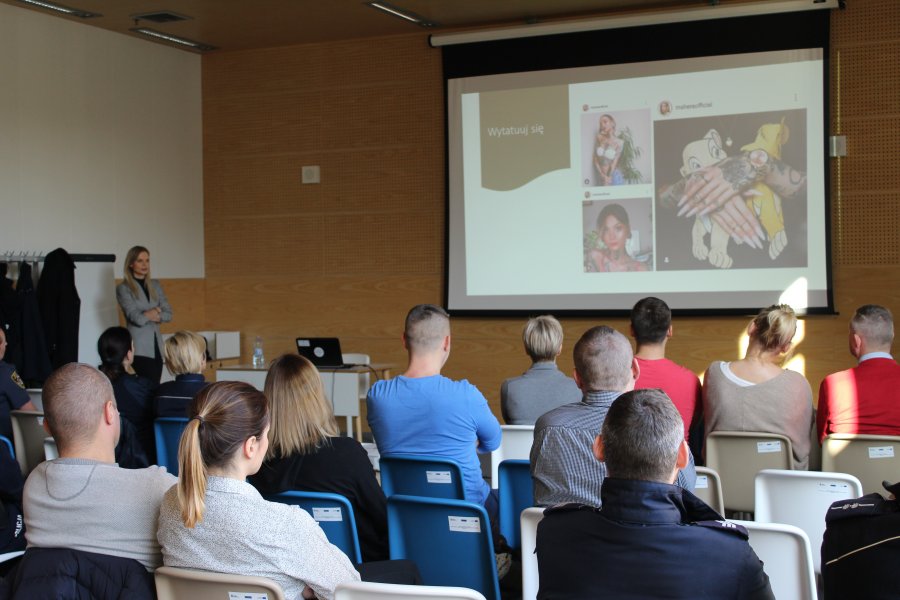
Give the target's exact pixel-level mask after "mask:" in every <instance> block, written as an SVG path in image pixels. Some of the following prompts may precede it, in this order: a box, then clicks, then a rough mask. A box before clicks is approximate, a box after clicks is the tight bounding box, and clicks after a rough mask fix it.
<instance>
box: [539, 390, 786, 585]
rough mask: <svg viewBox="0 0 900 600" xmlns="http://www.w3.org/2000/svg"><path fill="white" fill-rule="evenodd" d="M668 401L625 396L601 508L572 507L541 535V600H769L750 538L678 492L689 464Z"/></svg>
mask: <svg viewBox="0 0 900 600" xmlns="http://www.w3.org/2000/svg"><path fill="white" fill-rule="evenodd" d="M683 427H684V426H683V424H682V421H681V416H680V415H679V414H678V410H677V409H676V408H675V405H674V404H672V401H671V400H669V397H668V396H666V394H665V392H663V391H662V390H656V389H647V390H634V391H632V392H627V393H625V394H623V395H621V396H619V397H618V398H617V399H616V400H615V401H614V402H613V404H612V406H611V407H610V409H609V412H608V413H607V415H606V420H605V421H604V422H603V428H602V432H601V435H599V436H597V438H596V440H595V441H594V455H595V456H596V458H597V460H602V461H605V462H606V468H607V471H608V474H607V477H606V478H605V479H604V480H603V484H602V488H601V492H600V493H601V497H602V500H603V503H602V508H594V507H591V506H585V505H581V504H564V505H560V506H556V507H553V508H549V509H547V511H546V512H545V513H544V519H543V520H542V521H541V523H540V525H539V526H538V534H537V557H538V570H539V574H540V590H539V591H538V598H554V599H558V598H573V599H574V598H584V599H588V598H601V597H602V598H617V599H626V598H655V597H666V598H685V599H688V598H692V599H693V598H710V599H713V598H715V599H721V598H746V599H771V598H773V597H774V596H773V595H772V590H771V588H770V586H769V578H768V577H767V576H766V574H765V572H764V571H763V565H762V562H760V560H759V558H758V557H757V556H756V554H755V553H754V552H753V550H752V549H751V548H750V544H749V543H748V542H747V531H746V530H745V529H744V528H743V527H740V526H738V525H735V524H733V523H729V522H727V521H724V520H723V519H722V517H721V516H720V515H719V514H717V513H716V512H715V511H714V510H713V509H711V508H710V507H709V506H707V505H706V504H704V503H703V502H702V501H701V500H700V499H698V498H697V497H696V496H694V495H693V494H691V493H690V492H688V491H687V490H684V489H683V488H680V487H678V486H676V485H673V484H674V482H675V476H676V474H677V473H678V470H679V469H680V468H682V467H684V466H685V465H686V464H687V462H688V448H687V442H685V441H684V428H683Z"/></svg>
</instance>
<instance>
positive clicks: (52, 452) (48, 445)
mask: <svg viewBox="0 0 900 600" xmlns="http://www.w3.org/2000/svg"><path fill="white" fill-rule="evenodd" d="M57 458H59V448H57V447H56V440H54V439H53V438H52V437H45V438H44V459H45V460H54V459H57Z"/></svg>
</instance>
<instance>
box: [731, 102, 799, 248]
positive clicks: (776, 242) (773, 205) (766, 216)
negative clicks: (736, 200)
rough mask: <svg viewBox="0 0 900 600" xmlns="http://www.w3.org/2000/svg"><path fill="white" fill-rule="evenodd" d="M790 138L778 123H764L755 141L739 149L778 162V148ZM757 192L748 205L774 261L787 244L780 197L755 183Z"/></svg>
mask: <svg viewBox="0 0 900 600" xmlns="http://www.w3.org/2000/svg"><path fill="white" fill-rule="evenodd" d="M789 137H790V130H789V129H788V126H787V125H785V124H784V119H782V120H781V123H767V124H765V125H763V126H762V127H760V128H759V130H758V131H757V132H756V140H754V141H753V143H751V144H747V145H746V146H744V147H742V148H741V150H743V151H744V152H752V151H753V150H765V151H766V152H768V153H769V156H774V157H775V158H777V159H781V147H782V146H784V145H785V144H786V143H787V141H788V138H789ZM753 189H755V190H756V192H757V195H755V196H754V197H753V198H751V199H749V200H747V206H748V207H749V208H752V209H753V211H754V212H756V215H757V216H758V217H759V222H760V223H761V224H762V226H763V228H764V229H765V230H766V234H767V236H768V238H769V258H771V259H772V260H775V259H776V258H778V255H779V254H781V252H782V251H783V250H784V249H785V247H786V246H787V243H788V239H787V233H785V231H784V213H783V212H782V210H781V197H780V196H779V195H778V194H776V193H775V192H774V191H773V190H772V188H770V187H769V186H767V185H766V184H765V183H762V182H758V183H757V184H756V185H755V186H754V188H753Z"/></svg>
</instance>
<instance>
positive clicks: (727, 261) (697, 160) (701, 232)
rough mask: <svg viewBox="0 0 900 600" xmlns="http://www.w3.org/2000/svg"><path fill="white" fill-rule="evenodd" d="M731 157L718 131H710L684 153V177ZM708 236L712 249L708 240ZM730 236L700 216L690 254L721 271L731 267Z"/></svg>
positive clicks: (692, 233)
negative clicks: (707, 243) (706, 240)
mask: <svg viewBox="0 0 900 600" xmlns="http://www.w3.org/2000/svg"><path fill="white" fill-rule="evenodd" d="M726 156H728V155H727V154H726V152H725V149H724V148H722V137H721V136H720V135H719V132H718V131H716V130H715V129H710V130H709V131H707V132H706V135H704V136H703V137H702V138H700V139H699V140H695V141H693V142H688V144H687V145H686V146H685V147H684V150H683V151H682V153H681V159H682V167H681V176H682V177H687V176H688V175H690V174H691V173H693V172H695V171H699V170H700V169H702V168H704V167H708V166H710V165H713V164H715V163H717V162H719V161H720V160H722V159H724V158H725V157H726ZM707 233H708V234H709V247H707V246H706V242H705V239H704V238H705V237H706V234H707ZM728 238H729V236H728V234H727V233H725V231H724V230H723V229H722V228H721V227H719V226H718V225H716V224H715V223H714V222H713V221H712V220H711V219H710V218H709V216H702V217H701V216H698V217H696V218H695V219H694V226H693V228H691V245H692V247H691V250H692V251H693V253H694V258H696V259H697V260H709V263H710V264H711V265H713V266H715V267H719V268H721V269H727V268H729V267H731V265H732V263H733V262H734V261H733V260H732V258H731V257H730V256H728Z"/></svg>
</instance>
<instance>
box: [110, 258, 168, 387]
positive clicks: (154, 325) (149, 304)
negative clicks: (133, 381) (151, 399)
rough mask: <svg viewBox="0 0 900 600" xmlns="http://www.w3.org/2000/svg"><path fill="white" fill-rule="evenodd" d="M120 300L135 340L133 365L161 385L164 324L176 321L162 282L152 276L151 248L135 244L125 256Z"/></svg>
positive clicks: (119, 291) (118, 290)
mask: <svg viewBox="0 0 900 600" xmlns="http://www.w3.org/2000/svg"><path fill="white" fill-rule="evenodd" d="M116 299H117V300H118V301H119V306H120V307H122V312H123V313H124V314H125V322H126V324H127V325H128V331H129V332H130V333H131V337H132V339H133V340H134V362H133V363H132V365H131V366H132V368H133V369H134V370H135V372H136V373H137V374H138V375H140V376H141V377H146V378H147V379H149V380H150V381H152V382H153V383H154V385H158V384H159V379H160V376H161V375H162V365H163V362H162V347H163V340H162V335H160V332H159V324H160V323H168V322H169V321H171V320H172V307H171V306H169V301H168V300H167V299H166V294H165V293H164V292H163V289H162V286H161V285H160V284H159V281H157V280H155V279H151V278H150V251H149V250H147V249H146V248H144V247H143V246H134V247H133V248H131V250H129V251H128V254H126V255H125V270H124V280H123V281H122V283H120V284H119V285H118V286H116Z"/></svg>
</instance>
